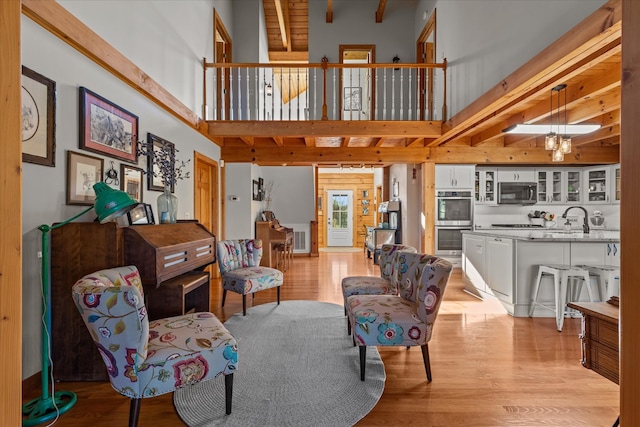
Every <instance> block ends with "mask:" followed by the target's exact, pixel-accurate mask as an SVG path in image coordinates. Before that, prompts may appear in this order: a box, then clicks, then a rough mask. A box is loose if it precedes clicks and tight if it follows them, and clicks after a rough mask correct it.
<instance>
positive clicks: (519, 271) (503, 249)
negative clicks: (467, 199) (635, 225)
mask: <svg viewBox="0 0 640 427" xmlns="http://www.w3.org/2000/svg"><path fill="white" fill-rule="evenodd" d="M539 264H571V265H581V264H586V265H611V266H618V267H619V266H620V232H619V231H612V230H593V231H591V232H589V233H583V232H582V231H578V230H571V231H565V230H561V229H533V230H532V229H525V230H520V229H519V230H513V229H508V230H506V229H498V228H486V229H476V230H472V231H463V232H462V270H463V278H464V280H465V283H466V290H467V291H468V292H470V293H472V294H474V295H476V296H478V297H480V298H487V297H495V298H498V300H500V302H501V303H502V304H503V306H504V307H505V309H506V310H507V312H509V314H511V315H512V316H516V317H526V316H528V315H529V305H530V302H531V293H532V289H533V281H534V279H535V277H536V275H537V272H538V265H539ZM544 280H550V279H547V278H545V279H544ZM593 289H595V287H594V288H593ZM583 294H584V295H581V296H580V300H582V301H587V300H588V299H587V296H586V291H584V292H583ZM538 299H539V301H548V302H549V304H552V303H553V301H554V295H553V286H552V285H551V284H550V283H546V285H543V286H542V287H541V288H540V294H539V297H538ZM534 316H535V317H542V316H544V317H553V316H554V313H553V312H552V311H551V310H545V309H544V308H540V307H538V308H536V310H535V311H534Z"/></svg>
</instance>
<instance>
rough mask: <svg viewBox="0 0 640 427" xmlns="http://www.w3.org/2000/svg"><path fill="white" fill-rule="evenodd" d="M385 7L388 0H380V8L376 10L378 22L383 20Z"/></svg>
mask: <svg viewBox="0 0 640 427" xmlns="http://www.w3.org/2000/svg"><path fill="white" fill-rule="evenodd" d="M385 7H387V0H380V1H379V2H378V9H377V10H376V23H378V24H379V23H381V22H382V17H383V16H384V8H385Z"/></svg>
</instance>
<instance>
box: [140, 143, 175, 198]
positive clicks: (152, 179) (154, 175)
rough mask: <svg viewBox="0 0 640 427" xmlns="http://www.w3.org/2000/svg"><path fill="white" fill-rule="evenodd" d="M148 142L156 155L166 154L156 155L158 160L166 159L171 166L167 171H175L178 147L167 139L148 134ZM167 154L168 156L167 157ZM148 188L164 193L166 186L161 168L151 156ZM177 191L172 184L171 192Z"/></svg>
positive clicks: (167, 166) (167, 167) (148, 166)
mask: <svg viewBox="0 0 640 427" xmlns="http://www.w3.org/2000/svg"><path fill="white" fill-rule="evenodd" d="M147 142H148V143H149V144H152V145H153V151H154V152H156V153H161V152H163V151H164V154H158V155H156V158H158V159H165V160H163V161H166V162H168V163H170V164H168V165H166V168H165V169H166V170H168V171H172V170H175V168H176V165H175V162H176V146H175V144H174V143H173V142H169V141H167V140H166V139H162V138H160V137H159V136H156V135H154V134H152V133H147ZM165 154H166V155H165ZM147 188H148V189H149V190H153V191H164V184H163V183H162V174H161V173H160V167H159V166H158V165H157V164H156V163H155V162H154V161H153V158H152V157H151V156H148V157H147ZM174 190H175V186H174V184H173V183H172V184H171V192H172V193H173V191H174Z"/></svg>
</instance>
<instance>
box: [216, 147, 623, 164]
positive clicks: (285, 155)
mask: <svg viewBox="0 0 640 427" xmlns="http://www.w3.org/2000/svg"><path fill="white" fill-rule="evenodd" d="M220 155H221V159H223V160H224V161H225V162H228V163H257V164H260V165H281V164H282V163H287V164H288V165H299V166H301V165H304V166H308V165H312V164H317V163H342V164H344V163H347V164H348V163H354V164H355V163H366V164H373V165H379V166H380V165H389V164H394V163H401V164H409V163H424V162H434V163H444V164H456V163H474V164H483V163H487V164H521V165H535V164H550V163H551V152H550V151H547V150H545V149H544V147H525V148H523V147H469V146H453V147H447V146H445V147H433V148H428V147H421V148H407V147H378V148H376V149H370V148H354V147H339V148H319V147H314V148H310V147H262V146H260V147H222V148H221V151H220ZM619 161H620V154H619V149H618V146H616V145H611V146H602V147H575V148H574V149H573V150H572V151H571V153H570V154H568V155H566V156H565V161H564V162H563V164H595V163H600V164H607V163H618V162H619Z"/></svg>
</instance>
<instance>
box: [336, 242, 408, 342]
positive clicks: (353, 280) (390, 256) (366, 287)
mask: <svg viewBox="0 0 640 427" xmlns="http://www.w3.org/2000/svg"><path fill="white" fill-rule="evenodd" d="M400 252H412V253H416V252H417V250H416V248H414V247H413V246H406V245H390V244H389V245H382V250H381V252H380V263H379V266H380V277H378V276H347V277H345V278H343V279H342V296H343V298H344V313H345V315H346V314H347V298H348V297H350V296H351V295H395V294H397V293H398V284H397V280H396V277H397V257H396V256H397V254H398V253H400ZM347 332H348V333H349V334H351V325H350V323H348V322H347Z"/></svg>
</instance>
